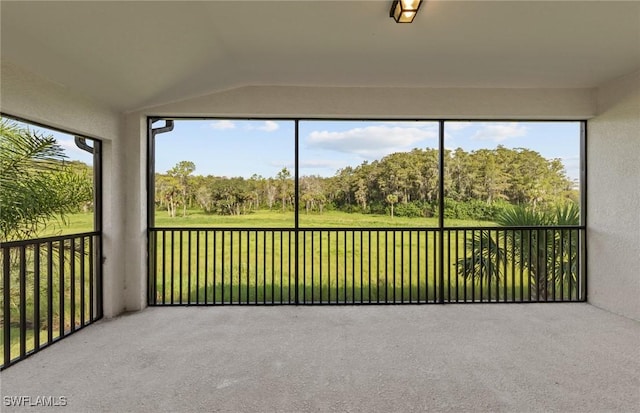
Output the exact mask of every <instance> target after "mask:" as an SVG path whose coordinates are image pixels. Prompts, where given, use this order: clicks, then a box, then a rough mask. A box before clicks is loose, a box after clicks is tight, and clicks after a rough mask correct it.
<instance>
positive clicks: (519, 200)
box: [155, 146, 578, 220]
mask: <svg viewBox="0 0 640 413" xmlns="http://www.w3.org/2000/svg"><path fill="white" fill-rule="evenodd" d="M196 171H197V169H196V165H195V164H194V163H193V162H190V161H182V162H179V163H178V164H177V165H176V166H174V167H173V168H171V169H170V170H169V171H167V173H165V174H160V173H156V182H155V199H156V206H157V207H158V208H161V209H165V210H166V211H167V213H168V215H169V216H172V217H175V216H176V215H177V213H178V210H180V212H181V214H182V215H186V213H187V209H191V208H200V209H201V210H202V211H204V212H205V213H211V214H219V215H242V214H248V213H251V212H252V211H256V210H259V209H267V210H279V211H290V210H292V209H293V207H294V201H295V197H294V187H295V186H294V181H293V176H292V171H290V170H289V169H287V168H282V169H281V170H280V171H279V172H278V173H277V174H276V176H273V177H263V176H260V175H255V174H254V175H252V176H251V177H250V178H242V177H223V176H211V175H209V176H201V175H196V174H195V172H196ZM444 180H445V182H444V188H445V211H444V214H445V217H447V218H457V219H480V220H490V219H492V218H493V217H494V216H495V215H496V214H497V213H499V212H501V211H503V210H504V209H505V208H507V207H510V206H511V205H526V206H527V207H529V208H532V209H533V210H536V209H538V210H540V209H549V208H551V207H555V206H557V205H563V204H566V203H567V202H577V201H578V191H577V189H576V185H575V184H574V183H573V182H572V181H571V180H570V179H569V178H568V177H567V176H566V173H565V170H564V167H563V165H562V162H561V161H560V160H559V159H546V158H544V157H542V156H541V155H540V154H539V153H538V152H536V151H532V150H529V149H522V148H518V149H508V148H505V147H502V146H498V147H497V148H496V149H480V150H476V151H471V152H466V151H465V150H463V149H461V148H458V149H456V150H453V151H451V150H447V151H445V174H444ZM438 181H439V178H438V150H437V149H429V148H428V149H414V150H412V151H410V152H398V153H393V154H390V155H387V156H385V157H383V158H382V159H380V160H375V161H373V162H367V161H365V162H363V163H362V164H360V165H359V166H357V167H355V168H354V167H346V168H342V169H339V170H338V171H336V173H335V175H334V176H332V177H320V176H316V175H307V176H302V177H301V178H300V182H299V188H300V194H299V203H300V205H299V208H300V211H301V212H304V213H322V212H323V211H324V210H327V209H329V210H341V211H345V212H359V213H365V214H366V213H375V214H388V215H391V216H392V217H393V216H394V215H396V216H408V217H430V216H434V215H437V205H438V195H439V190H438V188H439V182H438Z"/></svg>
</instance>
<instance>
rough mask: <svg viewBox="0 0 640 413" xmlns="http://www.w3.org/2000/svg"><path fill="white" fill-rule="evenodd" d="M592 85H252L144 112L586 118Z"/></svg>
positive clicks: (591, 106)
mask: <svg viewBox="0 0 640 413" xmlns="http://www.w3.org/2000/svg"><path fill="white" fill-rule="evenodd" d="M593 93H594V91H593V90H592V89H488V88H487V89H479V88H478V89H462V88H380V87H371V88H363V87H301V86H248V87H241V88H237V89H231V90H227V91H224V92H219V93H214V94H210V95H206V96H202V97H198V98H194V99H189V100H185V101H181V102H176V103H172V104H168V105H162V106H156V107H153V108H148V109H146V110H145V113H149V114H153V115H164V116H179V115H182V116H248V117H250V116H282V117H287V116H291V117H296V116H299V117H305V116H308V117H325V118H349V117H351V118H412V117H415V118H455V119H460V118H467V119H491V118H494V119H495V118H499V119H524V118H526V119H586V118H589V117H591V116H593V115H594V114H595V100H594V96H593Z"/></svg>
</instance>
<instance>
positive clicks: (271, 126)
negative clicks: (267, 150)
mask: <svg viewBox="0 0 640 413" xmlns="http://www.w3.org/2000/svg"><path fill="white" fill-rule="evenodd" d="M279 127H280V126H279V125H278V124H277V123H276V122H274V121H272V120H268V121H265V122H264V126H260V127H258V129H259V130H263V131H265V132H273V131H275V130H278V128H279Z"/></svg>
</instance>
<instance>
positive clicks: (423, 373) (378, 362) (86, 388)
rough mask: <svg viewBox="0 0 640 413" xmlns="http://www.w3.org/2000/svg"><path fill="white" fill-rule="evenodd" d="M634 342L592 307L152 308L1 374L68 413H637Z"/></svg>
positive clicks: (630, 333)
mask: <svg viewBox="0 0 640 413" xmlns="http://www.w3.org/2000/svg"><path fill="white" fill-rule="evenodd" d="M639 349H640V323H638V322H635V321H632V320H629V319H625V318H623V317H619V316H616V315H613V314H610V313H607V312H605V311H602V310H599V309H597V308H595V307H592V306H590V305H588V304H547V305H544V304H541V305H536V304H530V305H445V306H432V305H430V306H379V307H376V306H366V307H233V308H232V307H219V308H202V307H199V308H196V307H191V308H182V307H180V308H150V309H147V310H145V311H143V312H139V313H135V314H131V315H127V316H123V317H120V318H117V319H114V320H107V321H102V322H99V323H97V324H96V325H94V326H90V327H88V328H87V329H85V330H83V331H81V332H79V333H77V334H75V335H73V336H71V337H69V338H67V339H65V340H63V341H62V342H60V343H58V344H55V345H54V346H52V347H51V348H49V349H46V350H44V351H42V352H40V353H38V354H36V355H34V356H33V357H31V358H29V359H27V360H25V361H23V362H20V363H18V364H17V365H15V366H13V367H10V368H9V369H7V370H6V371H4V372H2V373H1V374H0V379H1V386H2V387H1V393H2V396H20V395H26V396H31V398H32V400H34V399H35V397H37V396H64V397H66V400H67V406H66V407H65V408H54V411H65V412H190V411H203V412H217V411H221V412H222V411H225V412H226V411H230V412H251V411H256V412H264V411H281V412H316V411H331V412H334V411H335V412H342V411H351V412H356V411H361V412H376V411H377V412H405V411H455V412H462V411H474V412H485V411H491V412H494V411H510V412H529V411H537V412H549V411H562V412H609V411H618V412H632V411H640V350H639ZM5 402H6V400H5V399H4V397H3V400H2V404H3V406H2V411H3V412H7V411H23V412H25V411H28V412H36V411H39V410H40V409H38V408H34V407H30V408H17V409H9V408H7V407H6V406H4V404H5ZM51 409H52V408H50V407H49V408H43V409H41V410H42V411H48V412H51V411H52V410H51Z"/></svg>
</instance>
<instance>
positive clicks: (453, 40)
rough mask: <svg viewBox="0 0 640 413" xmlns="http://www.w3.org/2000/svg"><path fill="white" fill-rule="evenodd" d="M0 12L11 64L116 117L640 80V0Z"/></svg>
mask: <svg viewBox="0 0 640 413" xmlns="http://www.w3.org/2000/svg"><path fill="white" fill-rule="evenodd" d="M390 4H391V1H208V2H206V1H198V2H186V1H139V2H134V1H128V2H110V1H107V2H96V1H83V2H79V1H78V2H75V1H69V2H58V1H44V2H36V1H19V2H18V1H15V2H14V1H2V2H1V3H0V12H1V18H2V21H1V23H2V29H1V30H2V31H1V35H2V48H1V56H2V60H3V61H8V62H11V63H13V64H15V65H18V66H21V67H23V68H25V69H27V70H29V71H31V72H33V73H35V74H37V75H40V76H42V77H44V78H46V79H48V80H50V81H53V82H55V83H58V84H61V85H63V86H65V87H66V88H68V89H69V90H71V91H73V92H75V93H78V94H81V95H84V96H87V97H90V98H92V99H94V100H97V101H99V102H102V103H105V104H107V105H109V106H110V107H112V108H113V109H115V110H118V111H131V110H136V109H139V108H142V107H147V106H151V105H157V104H162V103H166V102H170V101H176V100H180V99H184V98H188V97H193V96H200V95H204V94H206V93H211V92H215V91H219V90H226V89H230V88H234V87H240V86H247V85H304V86H358V87H367V86H376V87H378V86H391V87H393V86H403V87H492V88H512V87H516V88H583V87H595V86H598V85H599V84H601V83H603V82H606V81H608V80H611V79H613V78H616V77H619V76H621V75H625V74H627V73H631V72H633V71H636V70H638V69H640V3H639V2H634V1H626V2H613V1H556V2H545V1H495V2H491V1H428V0H427V1H426V2H425V3H424V4H423V6H422V7H421V9H420V13H419V14H418V16H417V17H416V19H415V21H414V23H413V24H410V25H406V24H405V25H401V24H396V23H394V21H393V20H392V19H390V18H389V17H388V11H389V7H390Z"/></svg>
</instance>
